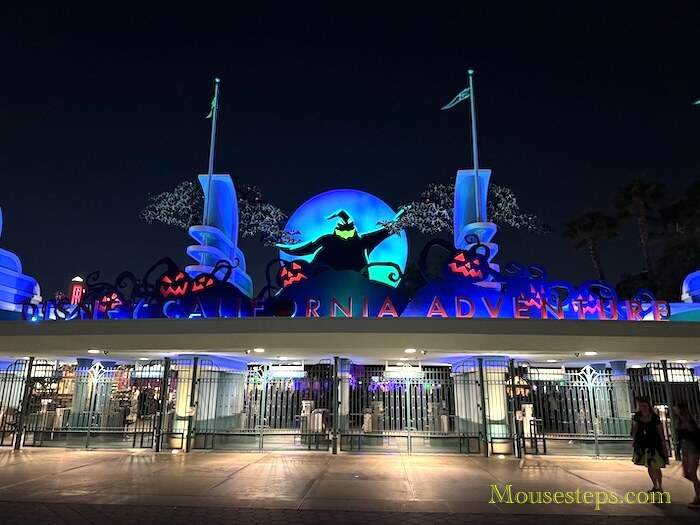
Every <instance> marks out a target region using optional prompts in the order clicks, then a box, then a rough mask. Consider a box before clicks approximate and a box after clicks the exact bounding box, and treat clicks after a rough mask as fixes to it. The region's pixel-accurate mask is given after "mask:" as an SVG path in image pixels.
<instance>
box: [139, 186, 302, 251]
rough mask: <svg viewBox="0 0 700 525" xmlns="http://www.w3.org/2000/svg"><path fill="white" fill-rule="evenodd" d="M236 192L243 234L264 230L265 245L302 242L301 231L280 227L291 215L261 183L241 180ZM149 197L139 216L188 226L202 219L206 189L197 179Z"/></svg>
mask: <svg viewBox="0 0 700 525" xmlns="http://www.w3.org/2000/svg"><path fill="white" fill-rule="evenodd" d="M236 195H237V196H238V224H239V233H240V234H241V236H242V237H253V236H255V235H258V234H260V235H261V241H262V243H263V244H264V245H265V246H274V245H275V243H284V244H295V243H297V242H299V240H298V239H297V236H298V235H299V232H297V231H287V230H285V229H283V228H282V227H280V225H281V224H283V223H284V221H285V220H286V219H287V216H286V215H285V214H284V213H282V210H280V209H279V208H278V207H276V206H274V205H272V204H270V203H269V202H266V201H265V199H264V198H263V195H262V193H261V192H260V189H259V188H258V187H257V186H252V185H250V184H237V185H236ZM149 201H151V202H150V203H149V204H148V205H147V206H146V207H145V208H143V209H142V210H141V212H140V213H139V219H140V220H142V221H144V222H146V223H147V224H152V223H154V222H162V223H164V224H168V225H171V226H177V227H179V228H184V229H188V228H189V227H190V226H193V225H195V224H199V223H200V222H201V220H202V219H201V217H202V210H203V207H204V193H203V192H202V188H201V186H200V185H199V183H197V182H194V181H185V182H181V183H180V184H178V185H177V186H176V187H175V189H173V191H165V192H163V193H160V194H158V195H154V196H151V197H149Z"/></svg>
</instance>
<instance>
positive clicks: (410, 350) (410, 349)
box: [404, 348, 416, 354]
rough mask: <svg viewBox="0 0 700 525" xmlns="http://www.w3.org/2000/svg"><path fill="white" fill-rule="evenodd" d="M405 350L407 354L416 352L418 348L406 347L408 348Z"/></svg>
mask: <svg viewBox="0 0 700 525" xmlns="http://www.w3.org/2000/svg"><path fill="white" fill-rule="evenodd" d="M404 352H406V353H407V354H415V353H416V349H415V348H406V350H404Z"/></svg>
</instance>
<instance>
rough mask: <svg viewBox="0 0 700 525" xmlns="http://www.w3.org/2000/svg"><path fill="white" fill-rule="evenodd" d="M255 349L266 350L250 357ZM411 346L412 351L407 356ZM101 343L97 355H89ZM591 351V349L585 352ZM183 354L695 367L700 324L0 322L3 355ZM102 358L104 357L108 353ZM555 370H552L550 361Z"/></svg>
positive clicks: (247, 359)
mask: <svg viewBox="0 0 700 525" xmlns="http://www.w3.org/2000/svg"><path fill="white" fill-rule="evenodd" d="M253 348H264V349H265V353H255V352H252V351H251V350H252V349H253ZM407 348H414V349H416V352H415V353H411V354H407V353H405V350H406V349H407ZM89 349H97V350H99V351H100V353H99V355H89V354H88V350H89ZM586 352H597V355H586ZM183 354H200V355H204V354H206V355H218V356H221V357H222V358H223V357H225V358H229V359H233V360H236V361H244V362H260V361H267V360H278V359H279V357H285V358H287V359H289V360H305V361H306V362H308V363H312V362H317V361H319V360H321V359H328V358H329V357H333V356H339V357H347V358H350V359H351V360H352V361H353V362H354V363H357V364H362V363H377V362H383V361H385V360H389V361H394V360H398V359H400V358H402V357H404V358H406V357H408V358H409V362H417V361H419V360H420V361H421V362H422V363H423V364H441V363H444V364H448V363H449V364H451V363H455V362H459V361H461V360H463V359H465V358H466V357H470V356H488V355H494V356H497V355H498V356H508V357H512V358H516V359H520V360H524V361H528V362H531V363H543V362H546V361H547V360H552V359H555V360H556V362H555V363H559V364H563V363H567V364H572V365H573V364H585V363H601V362H609V361H611V360H618V359H623V360H627V361H628V363H629V364H643V363H646V362H649V361H658V360H659V359H668V360H669V361H675V360H681V359H683V360H687V362H688V364H689V366H695V365H698V364H700V323H682V322H619V321H617V322H609V321H568V320H538V319H527V320H523V319H442V318H427V319H422V318H397V319H394V318H381V319H371V318H370V319H357V318H240V319H222V318H216V319H145V320H97V321H79V322H71V323H66V322H43V323H31V322H3V323H1V324H0V358H2V359H13V358H15V359H16V358H21V357H24V356H34V357H37V358H47V359H58V360H69V361H70V360H73V361H74V360H75V358H76V357H95V358H101V359H105V358H107V359H110V360H116V361H132V360H136V359H139V358H142V357H151V358H159V357H164V356H175V355H183ZM105 356H107V357H105ZM553 366H557V365H556V364H554V365H553Z"/></svg>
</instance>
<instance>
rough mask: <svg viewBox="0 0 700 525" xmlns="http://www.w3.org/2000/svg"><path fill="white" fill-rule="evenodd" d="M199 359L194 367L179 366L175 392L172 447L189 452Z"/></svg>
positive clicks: (194, 360)
mask: <svg viewBox="0 0 700 525" xmlns="http://www.w3.org/2000/svg"><path fill="white" fill-rule="evenodd" d="M198 361H199V358H198V357H194V358H193V362H192V365H186V364H185V365H183V364H179V363H178V364H177V386H176V387H175V388H176V391H175V415H174V420H173V427H172V432H173V434H180V435H172V436H171V438H170V445H171V447H172V448H180V449H183V450H184V451H185V452H189V449H190V443H189V438H190V434H191V432H192V431H193V428H192V427H193V422H194V412H195V406H194V391H195V388H196V381H197V377H196V372H197V363H198Z"/></svg>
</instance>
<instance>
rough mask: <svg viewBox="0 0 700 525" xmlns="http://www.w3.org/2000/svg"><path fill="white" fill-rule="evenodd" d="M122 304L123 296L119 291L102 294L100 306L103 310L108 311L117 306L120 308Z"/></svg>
mask: <svg viewBox="0 0 700 525" xmlns="http://www.w3.org/2000/svg"><path fill="white" fill-rule="evenodd" d="M121 305H122V298H121V297H119V294H118V293H117V292H112V293H111V294H107V295H104V296H102V299H100V303H99V305H98V308H99V309H100V311H101V312H107V311H109V310H114V309H115V308H118V307H120V306H121Z"/></svg>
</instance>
